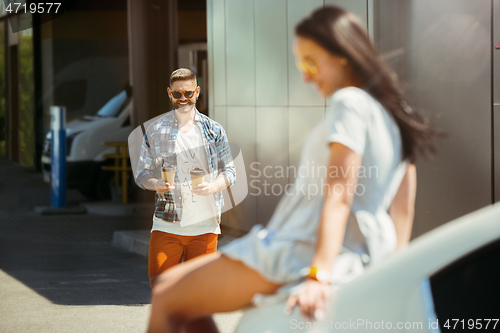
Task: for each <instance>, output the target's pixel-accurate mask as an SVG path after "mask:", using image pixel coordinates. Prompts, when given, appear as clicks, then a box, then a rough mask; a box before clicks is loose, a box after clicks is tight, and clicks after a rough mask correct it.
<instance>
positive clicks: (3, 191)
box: [0, 159, 241, 333]
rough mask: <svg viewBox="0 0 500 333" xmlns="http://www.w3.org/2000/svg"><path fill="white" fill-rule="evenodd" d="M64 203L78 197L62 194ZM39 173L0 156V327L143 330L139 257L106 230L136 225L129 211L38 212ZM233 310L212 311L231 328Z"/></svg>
mask: <svg viewBox="0 0 500 333" xmlns="http://www.w3.org/2000/svg"><path fill="white" fill-rule="evenodd" d="M69 199H70V200H69V202H70V204H73V205H74V204H78V201H79V200H80V199H81V198H79V197H78V195H77V194H74V193H70V195H69ZM47 202H48V203H50V188H49V187H48V185H47V184H44V183H43V181H41V175H40V174H37V173H34V172H27V171H26V170H24V169H22V168H20V167H19V166H17V165H14V164H12V163H10V162H7V161H6V160H4V159H0V332H2V333H11V332H12V333H14V332H16V333H18V332H37V333H45V332H47V333H49V332H50V333H54V332H55V333H58V332H144V331H145V329H146V325H147V320H148V317H149V310H150V305H149V302H150V297H151V292H150V288H149V279H148V276H147V258H146V257H144V256H142V255H139V254H134V253H130V252H127V251H126V250H124V249H121V248H117V247H114V246H112V245H111V240H112V237H113V233H114V231H117V230H144V229H147V228H149V227H150V223H151V222H150V219H144V218H142V217H138V216H135V215H133V214H132V215H127V216H104V215H98V214H89V213H87V214H83V215H40V214H38V213H35V212H34V211H33V206H34V205H40V204H44V203H47ZM240 317H241V313H239V312H236V313H230V314H219V315H216V316H215V317H214V319H215V321H216V323H217V326H218V327H219V330H220V331H221V332H224V333H226V332H227V333H229V332H233V331H234V329H235V326H236V324H237V322H238V320H239V318H240Z"/></svg>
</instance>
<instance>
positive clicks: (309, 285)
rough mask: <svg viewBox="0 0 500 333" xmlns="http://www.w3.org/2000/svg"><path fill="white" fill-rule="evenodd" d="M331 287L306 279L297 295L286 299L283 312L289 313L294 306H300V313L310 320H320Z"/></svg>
mask: <svg viewBox="0 0 500 333" xmlns="http://www.w3.org/2000/svg"><path fill="white" fill-rule="evenodd" d="M330 294H331V287H330V285H327V284H321V283H319V282H318V281H316V280H312V279H307V280H306V282H305V286H304V288H303V289H302V290H301V291H300V292H299V293H298V294H297V295H291V296H290V297H288V300H287V302H286V306H285V312H286V313H291V312H292V310H293V308H294V307H295V306H297V305H298V306H300V312H301V313H302V314H303V315H304V316H305V317H306V318H308V319H310V320H321V319H323V317H324V315H325V308H326V305H327V304H328V301H329V300H330Z"/></svg>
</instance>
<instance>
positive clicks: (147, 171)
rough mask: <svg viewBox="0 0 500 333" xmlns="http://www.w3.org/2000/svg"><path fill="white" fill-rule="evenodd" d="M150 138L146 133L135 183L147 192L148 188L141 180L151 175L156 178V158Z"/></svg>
mask: <svg viewBox="0 0 500 333" xmlns="http://www.w3.org/2000/svg"><path fill="white" fill-rule="evenodd" d="M149 137H150V136H148V135H147V131H146V133H144V136H143V138H142V145H141V154H140V156H139V163H138V164H137V170H136V171H137V172H136V173H135V174H136V177H135V183H136V184H137V186H139V187H140V188H142V189H143V190H146V188H145V187H144V186H143V185H142V183H141V180H142V178H143V177H144V176H146V175H150V176H152V177H154V173H153V167H154V164H153V163H154V157H153V156H152V154H151V150H152V149H151V148H150V147H151V142H150V141H149Z"/></svg>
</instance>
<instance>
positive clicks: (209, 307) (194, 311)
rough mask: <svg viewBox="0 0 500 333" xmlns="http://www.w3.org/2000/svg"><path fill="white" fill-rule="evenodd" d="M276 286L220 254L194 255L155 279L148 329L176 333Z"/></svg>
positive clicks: (248, 303) (243, 303)
mask: <svg viewBox="0 0 500 333" xmlns="http://www.w3.org/2000/svg"><path fill="white" fill-rule="evenodd" d="M280 286H281V285H279V284H275V283H272V282H269V281H267V280H265V279H264V278H263V277H262V276H261V275H260V274H259V273H257V272H256V271H255V270H253V269H251V268H249V267H248V266H246V265H244V264H243V263H241V262H239V261H235V260H232V259H230V258H228V257H226V256H224V255H221V254H220V253H214V254H207V255H202V256H200V257H196V258H194V259H191V260H189V261H187V262H186V263H184V264H182V265H178V266H175V267H172V268H171V269H169V270H167V271H166V272H165V273H164V274H162V275H161V276H160V278H159V279H158V282H157V285H156V286H155V288H154V290H153V300H152V306H151V317H150V321H149V329H148V332H150V333H155V332H171V333H172V332H179V331H180V329H181V328H182V327H184V326H185V325H186V324H187V323H188V322H189V321H192V320H193V319H196V318H200V317H207V316H210V315H211V314H213V313H216V312H229V311H235V310H238V309H241V308H243V307H245V306H248V305H250V304H251V300H252V297H253V296H254V295H255V294H256V293H261V294H272V293H274V292H275V291H276V290H277V289H278V288H279V287H280ZM207 325H208V322H207ZM212 325H213V324H212ZM207 329H208V327H207Z"/></svg>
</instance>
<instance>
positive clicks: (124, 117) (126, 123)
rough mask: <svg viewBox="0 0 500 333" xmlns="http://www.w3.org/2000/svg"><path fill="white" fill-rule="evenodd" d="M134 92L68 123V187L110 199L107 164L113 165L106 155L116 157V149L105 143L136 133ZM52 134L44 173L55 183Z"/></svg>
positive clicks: (110, 177)
mask: <svg viewBox="0 0 500 333" xmlns="http://www.w3.org/2000/svg"><path fill="white" fill-rule="evenodd" d="M130 101H131V90H130V88H125V89H123V90H122V91H120V92H119V93H118V94H116V95H115V96H114V97H113V98H111V99H110V100H109V101H108V102H107V103H106V104H105V105H104V106H103V107H102V108H101V109H100V110H99V111H98V112H97V114H96V115H93V116H84V117H82V118H79V119H76V120H73V121H71V122H68V123H67V124H66V174H67V187H68V188H71V189H77V190H80V191H81V192H82V193H83V194H84V195H86V196H87V197H89V198H91V199H109V198H110V197H111V183H112V180H113V172H110V171H103V170H102V169H101V167H102V166H103V165H110V164H113V163H114V162H113V160H106V159H105V158H104V157H103V156H102V155H103V154H112V153H114V152H115V148H114V147H110V146H103V145H102V143H103V142H109V141H121V142H127V140H128V136H129V134H130V132H131V130H132V125H131V122H130V110H131V104H130ZM51 149H52V134H51V132H49V133H47V135H46V138H45V142H44V148H43V152H42V173H43V178H44V180H45V181H46V182H51V178H50V177H51V174H50V172H51Z"/></svg>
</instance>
